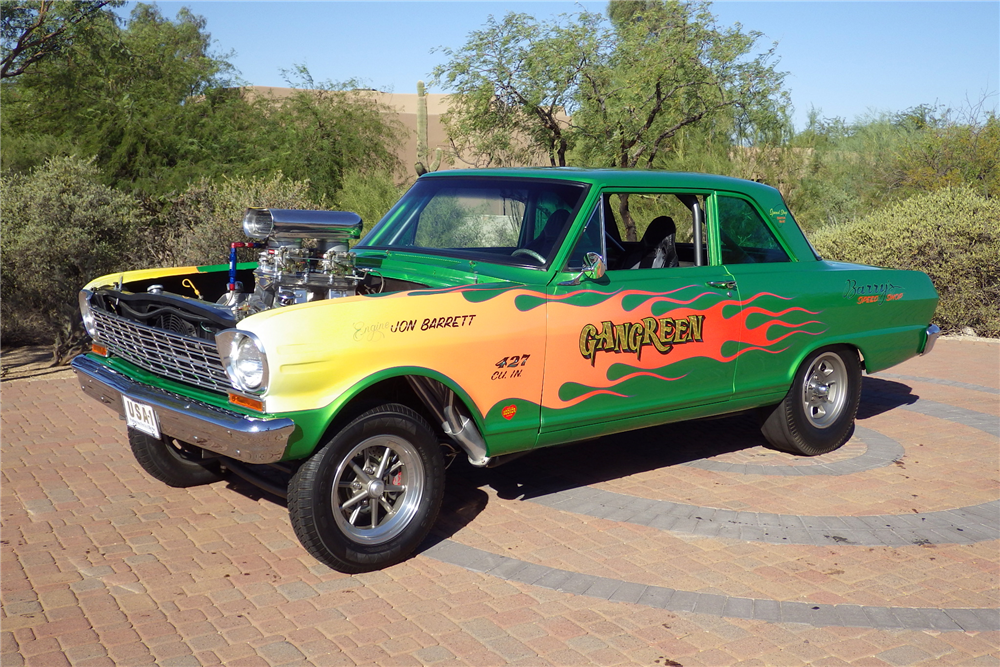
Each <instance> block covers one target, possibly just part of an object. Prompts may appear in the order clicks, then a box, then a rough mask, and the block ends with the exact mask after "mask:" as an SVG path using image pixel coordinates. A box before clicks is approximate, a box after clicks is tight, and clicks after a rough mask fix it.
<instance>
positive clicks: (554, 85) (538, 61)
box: [434, 12, 596, 167]
mask: <svg viewBox="0 0 1000 667" xmlns="http://www.w3.org/2000/svg"><path fill="white" fill-rule="evenodd" d="M594 35H595V33H594V31H593V26H591V25H589V24H588V23H585V22H581V23H577V24H570V25H561V24H542V23H539V22H538V21H537V20H535V19H534V18H532V17H530V16H528V15H527V14H515V13H513V12H512V13H509V14H507V15H506V16H505V17H504V19H503V20H502V21H500V22H497V20H496V19H494V18H493V17H492V16H491V17H490V18H489V19H488V20H487V22H486V27H485V28H484V29H483V30H478V31H474V32H472V33H471V34H470V35H469V40H468V41H467V42H466V44H465V46H463V47H462V48H461V49H459V50H458V51H453V50H452V49H448V48H445V49H442V51H443V53H444V54H445V55H447V56H448V57H449V58H450V60H449V61H448V63H447V64H445V65H440V66H438V67H436V68H435V69H434V79H435V81H434V82H435V83H441V84H444V86H445V87H446V88H449V89H451V90H454V91H455V92H456V93H457V94H456V95H455V96H454V97H453V98H452V100H451V102H450V106H449V110H448V112H447V113H446V114H445V116H444V119H443V120H444V123H445V126H446V128H447V130H448V133H449V135H450V136H451V138H452V141H453V145H454V149H455V152H456V155H457V157H459V158H460V159H463V158H462V156H463V155H465V156H467V157H468V156H470V155H471V156H472V159H476V160H478V163H479V164H481V166H489V165H491V164H498V165H513V164H530V163H532V162H534V160H536V159H537V158H539V157H543V156H544V157H545V158H547V159H548V161H549V163H550V164H551V165H552V166H560V167H562V166H565V165H566V154H567V151H568V150H569V148H570V146H571V142H572V127H571V124H570V121H569V118H568V116H567V114H568V113H571V112H572V111H573V109H575V108H576V99H575V95H576V91H577V85H578V83H579V78H580V72H581V70H582V69H583V67H585V66H586V64H587V54H586V52H587V51H589V50H592V49H594V48H595V47H596V45H595V44H594V43H593V38H594ZM577 40H579V41H581V42H582V43H583V44H582V45H580V48H576V47H577V46H578V45H577V44H575V42H576V41H577Z"/></svg>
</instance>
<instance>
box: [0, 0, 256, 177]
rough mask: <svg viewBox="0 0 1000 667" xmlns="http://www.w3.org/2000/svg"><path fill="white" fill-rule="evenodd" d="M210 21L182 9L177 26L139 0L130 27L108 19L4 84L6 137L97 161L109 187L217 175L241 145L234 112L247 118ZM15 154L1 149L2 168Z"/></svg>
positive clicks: (41, 156) (24, 164)
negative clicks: (215, 46) (215, 47)
mask: <svg viewBox="0 0 1000 667" xmlns="http://www.w3.org/2000/svg"><path fill="white" fill-rule="evenodd" d="M204 28H205V21H204V19H203V18H201V17H199V16H195V15H193V14H191V13H190V12H189V11H188V10H186V9H182V10H181V11H180V12H179V13H178V15H177V19H176V20H170V19H167V18H165V17H164V16H163V15H161V14H160V12H159V10H158V9H156V8H155V7H153V6H151V5H144V4H139V5H137V6H136V7H135V8H134V9H133V11H132V14H131V17H130V19H129V21H128V23H127V25H126V26H125V27H124V28H121V27H120V26H119V25H118V23H117V21H116V20H115V19H114V17H111V16H108V15H104V14H101V15H99V16H96V17H95V18H94V19H93V20H92V21H91V23H90V26H89V29H88V32H87V34H86V36H85V38H83V37H81V38H80V39H77V40H75V41H74V42H73V43H72V44H68V45H67V46H66V47H65V48H64V49H63V50H62V51H61V52H60V53H59V54H58V57H55V56H53V57H49V58H48V59H47V60H45V61H44V62H40V63H38V64H37V65H36V66H35V67H34V68H33V69H32V70H31V71H29V72H27V73H25V74H23V75H21V76H20V77H18V78H17V79H15V80H14V82H13V83H11V84H8V85H5V86H4V88H3V96H4V97H3V106H4V114H3V116H2V117H0V122H2V123H3V133H4V138H5V140H6V139H8V138H10V137H13V138H14V139H15V144H16V145H17V147H18V148H27V152H28V154H29V155H31V154H34V157H33V158H28V159H25V158H23V157H18V158H16V159H15V160H14V162H15V163H19V165H20V166H21V168H22V169H23V168H28V169H30V168H32V167H34V166H37V165H38V164H39V163H40V162H42V161H44V160H45V159H46V158H47V157H48V155H46V154H45V150H46V149H55V150H59V151H60V152H63V153H64V154H72V153H76V154H79V155H93V156H96V162H95V164H96V165H97V166H98V168H99V169H100V170H101V172H102V174H103V175H104V177H105V179H106V182H107V183H108V184H109V185H113V186H125V187H127V188H130V189H136V190H141V191H144V192H147V193H164V192H169V191H170V190H180V189H183V187H185V186H186V184H187V182H188V181H189V180H192V179H193V178H196V177H197V176H198V175H201V174H203V173H205V172H206V171H208V172H209V173H210V174H211V175H216V174H218V173H219V172H220V171H221V170H223V169H224V168H225V164H226V161H227V158H229V157H230V153H227V152H225V151H220V150H219V148H220V146H222V147H226V146H242V144H241V143H239V142H237V141H236V138H235V137H234V136H233V135H234V134H236V133H237V132H238V130H239V129H240V128H239V127H232V119H231V118H230V116H231V115H232V114H231V113H228V112H231V111H233V110H234V108H235V107H236V106H239V108H240V109H242V110H243V112H242V113H243V115H246V113H247V112H246V109H247V106H246V105H245V104H243V105H241V104H240V102H241V100H240V99H239V95H238V91H237V92H236V93H234V94H229V93H227V92H226V89H227V88H229V87H230V86H231V85H232V83H233V78H232V67H231V66H230V65H229V63H228V62H227V61H226V60H224V59H222V58H217V57H215V56H214V55H213V54H212V53H211V51H210V47H211V35H209V34H208V33H207V32H205V30H204ZM11 155H12V151H10V150H7V148H6V147H4V150H3V157H4V168H8V167H9V166H11V162H12V160H11Z"/></svg>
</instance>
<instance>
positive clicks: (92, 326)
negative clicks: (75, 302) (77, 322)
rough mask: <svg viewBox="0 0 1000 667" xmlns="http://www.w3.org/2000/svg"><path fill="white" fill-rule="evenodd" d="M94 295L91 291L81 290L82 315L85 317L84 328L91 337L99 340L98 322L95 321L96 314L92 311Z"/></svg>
mask: <svg viewBox="0 0 1000 667" xmlns="http://www.w3.org/2000/svg"><path fill="white" fill-rule="evenodd" d="M91 294H93V292H91V291H90V290H89V289H83V290H80V314H81V315H83V327H84V328H85V329H86V330H87V333H88V334H90V337H91V338H93V339H94V340H97V321H96V320H95V319H94V313H93V311H91V310H90V295H91Z"/></svg>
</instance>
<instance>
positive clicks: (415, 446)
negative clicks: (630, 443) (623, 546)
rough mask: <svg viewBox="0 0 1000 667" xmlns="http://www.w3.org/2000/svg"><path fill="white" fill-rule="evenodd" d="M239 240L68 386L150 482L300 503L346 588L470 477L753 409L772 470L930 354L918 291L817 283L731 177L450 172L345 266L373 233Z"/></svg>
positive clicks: (120, 324)
mask: <svg viewBox="0 0 1000 667" xmlns="http://www.w3.org/2000/svg"><path fill="white" fill-rule="evenodd" d="M243 226H244V230H245V232H246V233H247V235H248V236H249V237H250V240H249V241H241V242H235V243H233V244H232V248H231V249H230V262H229V264H228V265H227V264H224V263H223V264H220V265H217V266H201V267H188V268H171V269H156V270H143V271H133V272H129V273H124V274H116V275H110V276H105V277H103V278H98V279H97V280H94V281H93V282H91V283H90V284H88V285H87V286H86V287H85V288H84V289H83V291H82V292H81V294H80V305H81V309H82V311H83V318H84V322H85V324H86V326H87V329H88V331H89V332H90V335H91V336H92V337H93V351H92V352H91V353H89V354H86V355H81V356H80V357H77V358H76V360H75V361H74V362H73V366H74V368H75V369H76V372H77V375H78V377H79V380H80V384H81V386H82V388H83V390H84V391H85V392H86V393H87V394H88V395H90V396H92V397H94V398H96V399H98V400H100V401H102V402H103V403H105V404H107V405H108V406H109V407H111V408H112V409H114V410H117V411H118V412H119V413H120V414H121V415H123V416H124V418H125V419H126V421H127V427H128V437H129V442H130V443H131V447H132V450H133V452H134V453H135V456H136V458H137V459H138V461H139V463H140V464H141V465H142V467H143V468H144V469H145V470H146V471H147V472H148V473H149V474H151V475H152V476H153V477H156V478H157V479H159V480H162V481H163V482H165V483H167V484H169V485H173V486H188V485H193V484H200V483H206V482H211V481H214V480H217V479H219V475H220V474H221V473H222V472H223V471H233V472H235V473H237V474H240V475H244V476H248V477H250V478H252V479H255V480H256V481H257V482H258V483H261V484H264V485H266V486H267V488H270V489H272V490H273V491H275V492H276V493H279V494H282V495H284V494H285V493H286V492H287V499H288V509H289V513H290V515H291V522H292V525H293V527H294V529H295V532H296V534H297V535H298V536H299V538H300V540H301V541H302V543H303V545H304V546H305V547H306V549H308V550H309V552H310V553H312V554H313V555H314V556H315V557H316V558H318V559H319V560H321V561H323V562H324V563H327V564H328V565H330V566H331V567H334V568H336V569H338V570H341V571H344V572H359V571H364V570H371V569H375V568H379V567H383V566H385V565H388V564H391V563H394V562H397V561H399V560H401V559H403V558H406V557H407V556H408V555H409V554H410V553H412V552H413V551H414V549H416V547H417V546H418V545H419V543H420V542H421V540H422V539H423V538H424V537H425V536H426V535H427V533H428V531H429V530H430V528H431V526H432V524H433V523H434V521H435V518H436V516H437V513H438V511H439V507H440V504H441V499H442V494H443V492H444V482H445V472H444V470H445V467H446V461H450V460H451V458H452V457H454V456H455V455H456V454H461V455H464V456H467V457H468V459H469V461H470V462H471V463H472V464H473V465H476V466H489V465H493V464H496V463H498V462H501V461H503V460H504V459H505V458H509V457H510V456H512V455H515V454H522V453H525V452H528V451H530V450H532V449H534V448H537V447H546V446H550V445H558V444H565V443H571V442H574V441H579V440H583V439H589V438H594V437H596V436H601V435H604V434H610V433H615V432H620V431H625V430H629V429H637V428H642V427H646V426H651V425H655V424H663V423H665V422H671V421H677V420H686V419H694V418H700V417H707V416H714V415H720V414H725V413H732V412H737V411H744V410H751V409H756V410H758V411H759V414H760V417H761V423H762V427H761V429H762V431H763V434H764V436H765V437H766V438H767V440H768V441H769V442H770V443H771V444H772V445H773V446H774V447H776V448H779V449H782V450H786V451H788V452H792V453H796V454H804V455H815V454H822V453H825V452H829V451H831V450H834V449H836V448H837V447H840V446H841V445H842V444H843V443H844V442H845V441H846V440H847V439H848V438H849V437H850V435H851V433H852V429H853V425H854V419H855V413H856V411H857V407H858V401H859V396H860V389H861V372H862V369H865V370H867V371H868V372H874V371H878V370H881V369H884V368H887V367H889V366H892V365H893V364H896V363H899V362H901V361H903V360H905V359H907V358H909V357H912V356H914V355H917V354H926V353H927V352H929V351H930V349H931V347H932V345H933V343H934V341H935V339H936V337H937V335H938V331H937V327H934V326H929V322H930V319H931V316H932V314H933V312H934V308H935V306H936V303H937V294H936V292H935V291H934V288H933V286H932V285H931V282H930V280H929V279H928V278H927V276H926V275H924V274H923V273H919V272H909V271H894V270H886V269H878V268H873V267H869V266H861V265H855V264H843V263H836V262H828V261H824V260H822V259H821V258H820V257H818V256H817V254H816V252H815V251H814V250H813V248H812V247H811V246H810V244H809V242H808V241H807V240H806V238H805V236H803V234H802V232H801V231H800V229H799V227H798V226H797V225H796V223H795V221H794V219H793V218H792V215H791V214H790V213H789V212H788V210H787V209H786V207H785V203H784V202H783V200H782V198H781V196H780V194H779V193H778V192H777V190H774V189H773V188H770V187H767V186H764V185H760V184H757V183H751V182H747V181H741V180H736V179H731V178H723V177H718V176H707V175H700V174H680V173H667V172H654V171H648V172H647V171H643V172H627V171H587V170H573V169H524V170H516V169H512V170H478V171H449V172H437V173H432V174H427V175H425V176H422V177H421V178H420V179H419V180H418V181H417V182H416V184H415V185H414V186H413V187H412V188H411V189H410V190H409V191H408V192H407V193H406V194H405V195H404V196H403V197H402V199H400V201H399V202H398V203H397V204H396V205H395V207H394V208H393V209H392V210H391V211H389V213H388V214H387V215H386V216H385V217H384V218H383V219H382V220H381V221H380V222H379V223H378V224H377V225H376V226H375V227H374V229H373V230H372V231H371V232H370V233H369V234H368V235H367V236H365V238H364V239H363V240H361V241H360V243H358V244H357V245H355V246H354V248H353V249H350V250H349V249H348V244H349V242H350V241H351V240H352V239H357V238H358V236H359V235H360V230H361V220H360V218H359V217H358V216H357V215H355V214H353V213H345V212H322V211H290V210H274V209H270V210H268V209H250V210H248V212H247V215H246V217H245V219H244V222H243ZM630 231H631V232H632V233H631V234H630V233H629V232H630ZM629 237H634V238H637V239H638V240H635V241H629V240H627V239H628V238H629ZM241 248H250V249H251V250H250V251H249V252H250V253H251V259H252V258H253V257H254V256H256V257H257V259H258V261H257V262H242V263H241V262H239V261H238V259H239V258H238V256H237V255H238V253H239V252H242V253H246V252H247V250H245V249H243V250H241ZM663 446H664V447H683V446H684V445H683V443H664V445H663ZM247 464H257V465H247ZM260 464H271V466H272V467H274V468H278V469H280V470H282V471H284V475H285V477H284V478H279V480H278V481H277V482H275V481H274V479H273V477H272V480H271V481H270V482H267V481H266V480H265V479H263V477H265V476H262V475H261V474H259V472H258V473H255V472H254V470H257V471H260V470H264V471H265V472H267V471H269V470H270V469H271V468H268V467H265V466H262V465H260Z"/></svg>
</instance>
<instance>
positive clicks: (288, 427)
mask: <svg viewBox="0 0 1000 667" xmlns="http://www.w3.org/2000/svg"><path fill="white" fill-rule="evenodd" d="M72 365H73V370H75V371H76V377H77V379H78V380H79V382H80V388H81V389H82V390H83V393H85V394H86V395H87V396H90V397H91V398H93V399H94V400H97V401H100V402H101V403H104V404H105V405H107V406H108V407H110V408H111V409H112V410H115V411H117V412H118V414H119V415H124V408H123V406H122V399H121V397H122V395H123V394H124V395H125V396H128V397H129V398H131V399H132V400H135V401H139V402H141V403H146V404H147V405H151V406H153V409H154V410H155V411H156V416H157V418H158V419H159V422H160V432H161V433H163V434H164V435H169V436H171V437H174V438H177V439H178V440H182V441H184V442H188V443H190V444H192V445H197V446H198V447H202V448H204V449H207V450H209V451H212V452H216V453H218V454H222V455H224V456H228V457H230V458H233V459H236V460H237V461H243V462H245V463H274V462H275V461H279V460H281V457H282V456H284V454H285V448H286V447H287V446H288V438H289V437H290V436H291V434H292V432H293V431H294V430H295V422H293V421H292V420H291V419H287V418H280V419H254V418H253V417H247V416H245V415H241V414H239V413H236V412H230V411H228V410H224V409H221V408H215V407H212V406H210V405H206V404H205V403H200V402H198V401H193V400H187V399H184V398H182V397H180V396H175V395H173V394H169V393H167V392H165V391H163V390H162V389H157V388H155V387H150V386H147V385H144V384H139V383H138V382H135V381H134V380H131V379H130V378H128V377H126V376H125V375H122V374H121V373H118V372H117V371H113V370H111V369H110V368H108V367H107V366H104V365H102V364H99V363H97V362H96V361H94V360H93V359H90V358H88V357H86V356H85V355H80V356H78V357H76V358H75V359H74V360H73V364H72Z"/></svg>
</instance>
